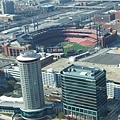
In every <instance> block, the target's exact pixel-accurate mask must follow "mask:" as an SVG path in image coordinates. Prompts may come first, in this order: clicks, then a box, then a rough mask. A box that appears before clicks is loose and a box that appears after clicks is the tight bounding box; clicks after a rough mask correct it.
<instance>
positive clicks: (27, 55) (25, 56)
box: [17, 50, 40, 61]
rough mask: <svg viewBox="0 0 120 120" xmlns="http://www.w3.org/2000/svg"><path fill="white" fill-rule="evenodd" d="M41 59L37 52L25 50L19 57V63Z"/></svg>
mask: <svg viewBox="0 0 120 120" xmlns="http://www.w3.org/2000/svg"><path fill="white" fill-rule="evenodd" d="M38 58H40V54H38V53H36V51H35V50H25V51H22V52H21V53H20V55H19V56H18V57H17V60H18V61H30V60H35V59H38Z"/></svg>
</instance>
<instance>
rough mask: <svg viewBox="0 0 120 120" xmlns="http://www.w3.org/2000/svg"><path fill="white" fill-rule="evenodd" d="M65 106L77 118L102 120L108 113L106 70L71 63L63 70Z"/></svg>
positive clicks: (67, 112)
mask: <svg viewBox="0 0 120 120" xmlns="http://www.w3.org/2000/svg"><path fill="white" fill-rule="evenodd" d="M61 77H62V96H63V106H64V112H65V114H66V115H68V116H71V117H74V118H76V119H77V120H87V119H89V120H100V118H102V117H103V116H105V115H106V113H107V92H106V71H105V70H103V69H99V68H93V67H86V66H79V65H71V66H69V67H67V68H65V69H64V70H63V71H61Z"/></svg>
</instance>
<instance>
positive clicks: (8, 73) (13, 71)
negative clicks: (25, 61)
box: [4, 65, 20, 81]
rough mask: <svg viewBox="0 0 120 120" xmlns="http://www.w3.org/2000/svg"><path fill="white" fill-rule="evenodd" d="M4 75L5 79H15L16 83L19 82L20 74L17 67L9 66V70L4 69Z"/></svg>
mask: <svg viewBox="0 0 120 120" xmlns="http://www.w3.org/2000/svg"><path fill="white" fill-rule="evenodd" d="M4 73H5V77H6V78H7V79H15V80H17V81H20V73H19V67H18V66H15V65H11V66H10V67H9V68H5V69H4Z"/></svg>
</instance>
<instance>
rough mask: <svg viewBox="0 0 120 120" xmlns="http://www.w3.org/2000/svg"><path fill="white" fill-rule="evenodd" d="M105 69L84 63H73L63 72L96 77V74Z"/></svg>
mask: <svg viewBox="0 0 120 120" xmlns="http://www.w3.org/2000/svg"><path fill="white" fill-rule="evenodd" d="M102 71H103V69H99V68H97V67H87V66H83V65H75V64H72V65H71V66H69V67H68V68H65V69H64V70H63V71H62V72H63V74H67V75H72V76H78V77H79V76H81V77H85V78H91V79H94V78H95V76H97V75H98V74H100V73H101V72H102Z"/></svg>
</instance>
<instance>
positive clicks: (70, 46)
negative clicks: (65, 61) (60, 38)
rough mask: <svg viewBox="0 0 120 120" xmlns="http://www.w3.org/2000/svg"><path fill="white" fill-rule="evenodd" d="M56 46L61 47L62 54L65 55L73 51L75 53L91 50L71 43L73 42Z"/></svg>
mask: <svg viewBox="0 0 120 120" xmlns="http://www.w3.org/2000/svg"><path fill="white" fill-rule="evenodd" d="M58 46H62V47H63V48H64V53H65V54H66V53H67V52H68V51H69V50H75V51H78V50H83V51H86V50H88V49H90V48H91V47H86V46H82V45H80V44H77V43H73V42H62V43H59V44H58Z"/></svg>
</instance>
